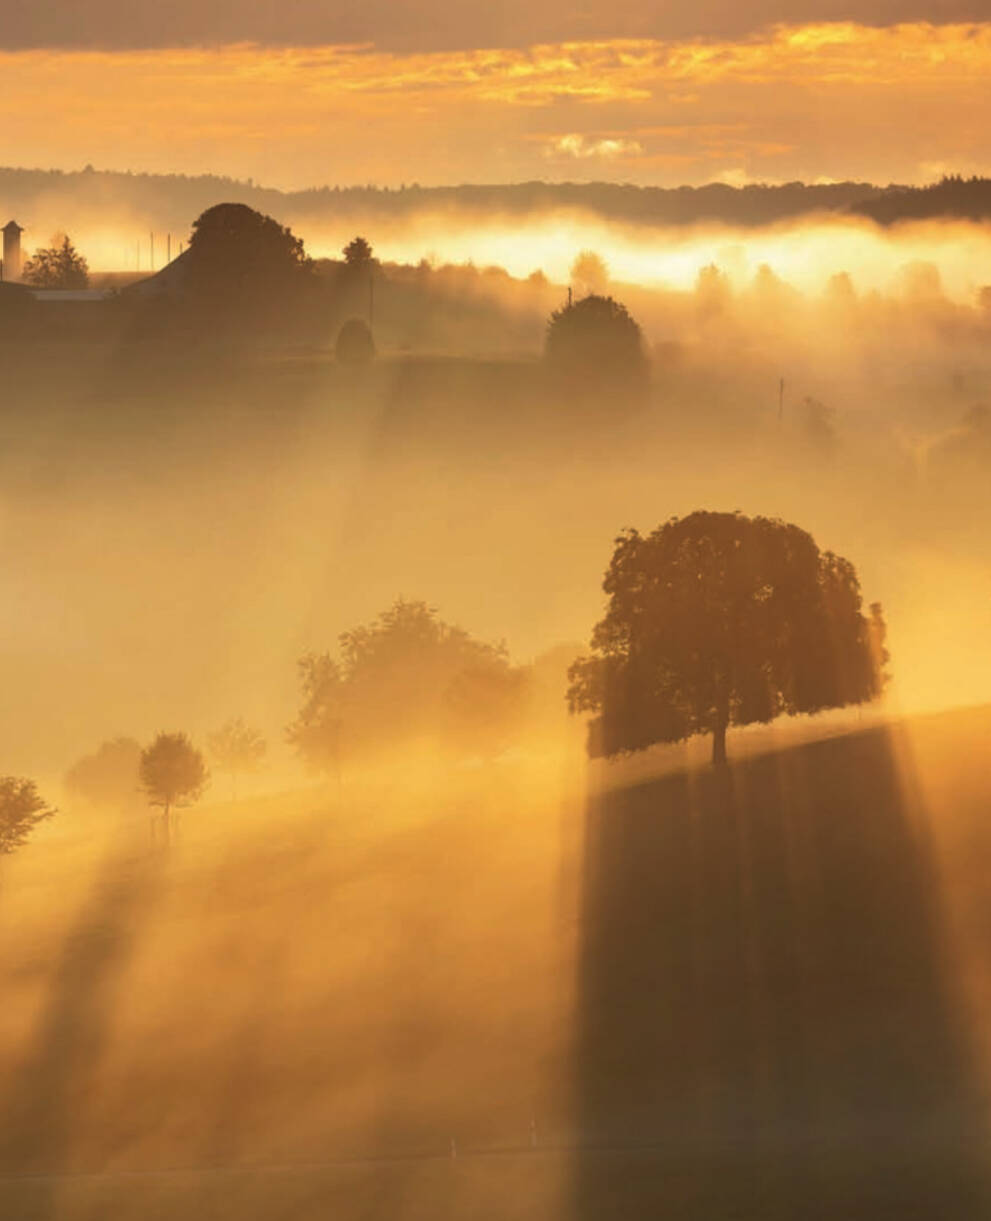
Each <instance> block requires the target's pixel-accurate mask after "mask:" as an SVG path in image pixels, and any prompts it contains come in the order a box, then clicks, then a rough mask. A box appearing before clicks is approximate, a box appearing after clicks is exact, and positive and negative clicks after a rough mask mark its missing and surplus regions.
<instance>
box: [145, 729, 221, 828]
mask: <svg viewBox="0 0 991 1221" xmlns="http://www.w3.org/2000/svg"><path fill="white" fill-rule="evenodd" d="M139 774H140V778H141V787H142V788H143V789H144V791H145V794H146V795H147V798H148V803H149V805H152V806H158V807H160V808H161V810H162V826H163V828H164V831H165V840H166V842H168V838H169V831H170V826H171V823H170V819H171V815H172V811H173V810H174V809H175V808H177V807H182V806H189V805H192V804H193V803H194V802H195V801H198V800H199V798H200V797H201V796H202V793H203V790H204V789H205V788H206V786H207V784H208V783H209V780H210V775H209V772H208V771H207V768H206V763H205V762H204V760H203V756H202V755H201V754H200V752H199V751H198V750H197V749H196V747H195V746H194V745H193V744H192V742H190V740H189V738H188V736H187V735H186V734H184V733H160V734H159V735H158V736H157V737H156V738H155V740H154V742H152V744H151V745H150V746H149V747H148V748H147V750H144V751H142V753H141V765H140V769H139Z"/></svg>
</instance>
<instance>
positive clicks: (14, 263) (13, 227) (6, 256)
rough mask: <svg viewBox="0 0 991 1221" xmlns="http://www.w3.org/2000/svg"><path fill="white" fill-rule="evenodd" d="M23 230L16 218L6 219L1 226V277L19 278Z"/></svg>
mask: <svg viewBox="0 0 991 1221" xmlns="http://www.w3.org/2000/svg"><path fill="white" fill-rule="evenodd" d="M23 232H24V230H23V229H22V228H21V226H20V225H19V224H18V223H17V221H16V220H11V221H8V222H7V224H6V225H4V227H3V278H4V279H5V280H19V279H20V278H21V234H22V233H23Z"/></svg>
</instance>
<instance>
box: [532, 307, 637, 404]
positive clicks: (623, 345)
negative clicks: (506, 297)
mask: <svg viewBox="0 0 991 1221" xmlns="http://www.w3.org/2000/svg"><path fill="white" fill-rule="evenodd" d="M544 360H545V362H546V364H547V367H548V369H549V370H550V373H551V375H552V377H553V378H554V380H555V381H556V382H557V383H558V385H559V387H560V388H561V389H563V390H565V391H566V392H568V393H569V394H571V395H572V396H573V397H578V398H593V399H599V400H605V401H607V402H608V403H609V405H610V406H611V405H612V400H613V398H614V397H615V395H616V394H620V395H623V396H624V397H626V398H628V399H629V398H635V397H637V396H639V395H641V394H642V393H643V392H644V391H645V390H646V388H647V381H648V376H647V359H646V356H645V355H644V348H643V336H642V334H641V332H640V327H639V326H638V325H637V323H636V322H635V321H634V320H633V318H631V317H630V314H629V313H628V311H627V309H626V307H625V306H624V305H621V304H620V303H619V302H618V301H614V300H613V299H612V297H599V296H596V295H594V294H593V295H592V296H588V297H583V298H582V299H581V300H580V301H575V302H573V303H572V304H571V305H567V306H565V307H564V308H563V309H559V310H556V311H555V312H554V313H553V314H551V317H550V321H549V323H548V324H547V338H546V341H545V344H544Z"/></svg>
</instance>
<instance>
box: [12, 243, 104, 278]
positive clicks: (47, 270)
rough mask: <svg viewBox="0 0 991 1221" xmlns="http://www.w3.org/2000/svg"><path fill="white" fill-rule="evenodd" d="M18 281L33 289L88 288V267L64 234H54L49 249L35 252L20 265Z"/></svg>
mask: <svg viewBox="0 0 991 1221" xmlns="http://www.w3.org/2000/svg"><path fill="white" fill-rule="evenodd" d="M22 279H23V280H24V282H25V283H26V284H33V285H34V287H35V288H59V289H80V288H88V287H89V264H88V263H87V262H86V260H85V259H84V258H83V256H82V255H81V254H80V253H79V251H78V250H77V249H76V248H75V246H73V244H72V242H71V241H70V240H69V238H68V237H67V236H66V235H65V234H64V233H57V234H56V235H55V236H54V237H53V238H52V244H51V246H47V247H43V248H42V249H40V250H36V251H35V252H34V254H33V256H32V257H31V258H30V259H28V261H27V262H26V263H25V264H24V270H23V273H22Z"/></svg>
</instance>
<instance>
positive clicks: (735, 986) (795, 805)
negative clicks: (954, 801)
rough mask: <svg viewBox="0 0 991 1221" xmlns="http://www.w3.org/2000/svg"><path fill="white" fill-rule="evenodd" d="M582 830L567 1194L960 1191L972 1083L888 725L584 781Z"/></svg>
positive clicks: (972, 1199)
mask: <svg viewBox="0 0 991 1221" xmlns="http://www.w3.org/2000/svg"><path fill="white" fill-rule="evenodd" d="M902 763H903V764H904V760H902ZM586 852H587V858H586V882H585V907H584V930H583V938H584V942H583V950H582V953H581V959H580V967H579V999H578V1007H579V1011H578V1016H577V1021H578V1025H579V1033H578V1053H577V1057H576V1064H575V1072H576V1105H577V1108H578V1116H579V1124H580V1128H581V1132H582V1141H583V1145H584V1149H583V1152H582V1154H581V1156H580V1157H579V1158H578V1160H577V1163H576V1165H577V1169H576V1176H575V1182H574V1210H573V1215H574V1216H576V1217H579V1218H582V1219H583V1221H592V1219H593V1218H595V1219H596V1221H598V1219H600V1218H603V1219H604V1218H606V1217H617V1216H624V1217H626V1216H629V1217H633V1216H644V1217H646V1216H662V1215H664V1216H667V1215H671V1216H678V1217H679V1218H683V1219H685V1221H689V1219H691V1221H695V1219H696V1218H697V1219H698V1221H711V1219H712V1218H723V1217H730V1216H732V1217H733V1218H739V1219H740V1221H751V1219H752V1221H775V1219H777V1218H781V1219H785V1218H794V1217H797V1216H803V1217H812V1216H816V1217H819V1216H823V1217H830V1218H839V1217H843V1218H845V1219H846V1221H860V1219H863V1221H876V1218H878V1217H882V1216H899V1217H910V1216H911V1217H916V1216H917V1217H920V1218H921V1217H934V1216H954V1217H965V1216H971V1217H974V1216H979V1215H983V1212H984V1210H985V1209H986V1207H987V1200H988V1195H987V1185H988V1180H987V1176H986V1166H985V1165H984V1164H983V1161H982V1157H981V1144H982V1141H983V1139H984V1135H985V1129H984V1120H983V1091H982V1088H981V1082H980V1079H979V1072H978V1068H977V1065H976V1063H975V1060H974V1057H973V1054H972V1051H971V1044H970V1036H969V1032H968V1029H967V1022H966V1017H965V1014H964V1012H963V1007H962V1004H961V1001H960V999H959V996H958V991H957V981H956V980H955V979H953V978H952V977H951V974H952V972H951V970H950V962H951V957H950V956H949V955H948V953H947V946H946V942H945V937H946V922H945V918H944V904H943V896H942V894H941V891H940V879H939V876H938V871H937V866H936V861H935V856H934V851H933V846H932V843H931V836H930V831H929V823H928V812H927V810H926V809H925V807H924V806H923V804H922V802H921V799H920V797H919V794H918V792H917V789H916V785H915V781H914V777H913V776H912V775H911V774H910V773H908V772H907V769H906V768H905V767H904V766H902V767H900V766H899V758H898V754H897V752H896V750H895V747H894V745H893V742H892V740H891V731H889V730H887V729H878V730H873V731H870V732H867V733H861V734H855V735H851V736H848V737H842V738H836V739H833V740H829V741H823V742H818V743H815V744H812V745H806V746H802V747H799V748H796V749H793V750H790V751H783V752H780V753H777V754H769V755H766V756H763V757H759V758H755V759H751V760H748V761H746V762H743V763H740V764H738V765H737V766H735V767H734V768H733V769H732V771H731V772H730V773H729V774H727V775H722V774H720V773H718V772H696V773H682V774H679V775H675V776H669V777H666V778H663V779H661V780H658V781H655V782H652V783H646V784H641V785H639V786H637V787H632V788H627V789H620V790H618V791H613V792H610V793H607V794H606V795H604V796H602V797H599V798H596V799H594V800H592V801H590V803H589V807H588V812H587V840H586Z"/></svg>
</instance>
